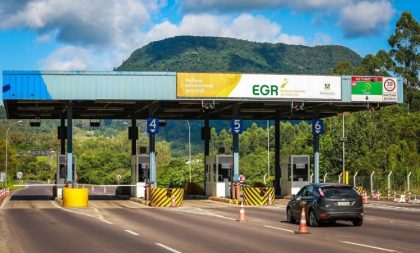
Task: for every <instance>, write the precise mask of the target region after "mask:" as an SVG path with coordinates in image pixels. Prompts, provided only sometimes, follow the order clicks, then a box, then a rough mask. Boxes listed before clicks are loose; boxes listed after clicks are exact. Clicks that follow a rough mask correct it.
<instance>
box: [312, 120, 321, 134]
mask: <svg viewBox="0 0 420 253" xmlns="http://www.w3.org/2000/svg"><path fill="white" fill-rule="evenodd" d="M323 133H324V121H323V120H322V119H316V120H312V134H323Z"/></svg>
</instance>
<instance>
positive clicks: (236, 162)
mask: <svg viewBox="0 0 420 253" xmlns="http://www.w3.org/2000/svg"><path fill="white" fill-rule="evenodd" d="M238 114H239V106H234V107H233V115H232V116H233V118H237V117H238ZM232 135H233V136H232V137H233V143H232V145H233V181H234V182H237V181H239V135H238V134H234V133H233V130H232Z"/></svg>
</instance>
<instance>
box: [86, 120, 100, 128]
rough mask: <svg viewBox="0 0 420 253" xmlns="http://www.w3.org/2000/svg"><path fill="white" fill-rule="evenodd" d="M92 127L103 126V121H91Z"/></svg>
mask: <svg viewBox="0 0 420 253" xmlns="http://www.w3.org/2000/svg"><path fill="white" fill-rule="evenodd" d="M89 124H90V127H100V126H101V122H100V121H92V120H91V121H90V123H89Z"/></svg>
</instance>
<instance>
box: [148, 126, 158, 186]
mask: <svg viewBox="0 0 420 253" xmlns="http://www.w3.org/2000/svg"><path fill="white" fill-rule="evenodd" d="M149 150H150V181H152V182H153V183H154V184H155V186H157V183H156V155H155V154H156V152H155V134H153V133H151V134H149Z"/></svg>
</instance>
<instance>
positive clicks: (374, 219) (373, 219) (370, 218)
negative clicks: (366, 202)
mask: <svg viewBox="0 0 420 253" xmlns="http://www.w3.org/2000/svg"><path fill="white" fill-rule="evenodd" d="M364 219H365V220H376V219H374V218H366V217H365V218H364Z"/></svg>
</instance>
